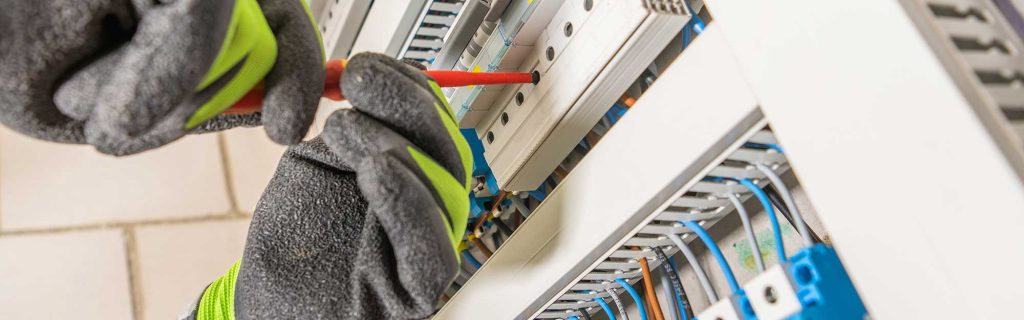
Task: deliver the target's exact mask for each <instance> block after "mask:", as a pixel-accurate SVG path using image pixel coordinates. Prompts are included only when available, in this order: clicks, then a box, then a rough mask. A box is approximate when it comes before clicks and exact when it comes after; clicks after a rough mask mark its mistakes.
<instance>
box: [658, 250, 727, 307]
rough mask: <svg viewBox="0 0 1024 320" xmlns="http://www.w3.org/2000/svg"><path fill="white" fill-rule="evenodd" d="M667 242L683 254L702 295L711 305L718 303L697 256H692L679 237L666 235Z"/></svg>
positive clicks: (713, 289) (715, 293)
mask: <svg viewBox="0 0 1024 320" xmlns="http://www.w3.org/2000/svg"><path fill="white" fill-rule="evenodd" d="M666 236H668V238H669V240H672V243H675V244H676V246H677V247H679V251H680V252H682V253H683V257H685V258H686V263H688V264H690V266H691V267H692V268H693V273H695V274H697V280H699V281H700V286H701V287H703V288H704V293H705V294H706V295H707V296H708V300H709V301H711V303H715V302H717V301H718V293H717V292H715V287H714V286H712V285H711V280H708V274H707V272H704V267H702V266H701V265H700V261H699V260H697V255H695V254H693V250H690V247H689V246H687V245H686V242H683V238H680V237H679V235H677V234H674V233H670V234H667V235H666Z"/></svg>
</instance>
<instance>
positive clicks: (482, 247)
mask: <svg viewBox="0 0 1024 320" xmlns="http://www.w3.org/2000/svg"><path fill="white" fill-rule="evenodd" d="M469 241H473V244H474V245H476V248H477V249H480V252H483V253H484V256H487V257H488V258H490V257H491V255H493V254H494V252H491V249H488V248H487V246H485V245H484V242H483V241H480V238H477V237H475V236H472V237H469Z"/></svg>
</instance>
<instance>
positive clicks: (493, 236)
mask: <svg viewBox="0 0 1024 320" xmlns="http://www.w3.org/2000/svg"><path fill="white" fill-rule="evenodd" d="M495 221H497V220H495ZM499 230H500V229H499ZM491 241H492V242H494V247H495V248H501V244H502V243H503V242H504V239H502V238H501V231H499V232H495V233H492V234H491Z"/></svg>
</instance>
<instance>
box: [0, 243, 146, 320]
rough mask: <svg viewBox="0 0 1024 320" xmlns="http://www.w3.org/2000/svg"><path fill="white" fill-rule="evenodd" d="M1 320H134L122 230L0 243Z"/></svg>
mask: <svg viewBox="0 0 1024 320" xmlns="http://www.w3.org/2000/svg"><path fill="white" fill-rule="evenodd" d="M0 270H3V271H2V272H3V275H2V277H3V280H2V281H0V319H131V317H132V301H131V287H130V285H129V278H128V263H127V260H125V245H124V240H123V238H122V235H121V231H120V230H105V231H84V232H75V233H61V234H39V235H19V236H10V237H3V238H0Z"/></svg>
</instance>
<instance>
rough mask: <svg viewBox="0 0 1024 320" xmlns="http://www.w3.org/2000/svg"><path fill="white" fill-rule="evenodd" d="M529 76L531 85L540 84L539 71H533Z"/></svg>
mask: <svg viewBox="0 0 1024 320" xmlns="http://www.w3.org/2000/svg"><path fill="white" fill-rule="evenodd" d="M531 75H533V84H537V83H539V82H540V72H539V71H534V72H533V73H532V74H531Z"/></svg>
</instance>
